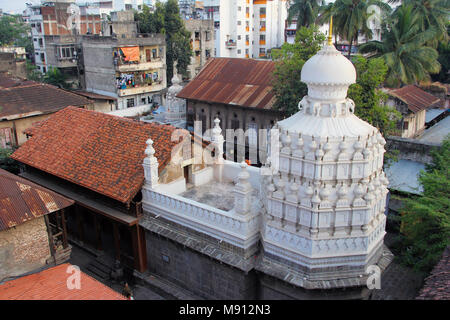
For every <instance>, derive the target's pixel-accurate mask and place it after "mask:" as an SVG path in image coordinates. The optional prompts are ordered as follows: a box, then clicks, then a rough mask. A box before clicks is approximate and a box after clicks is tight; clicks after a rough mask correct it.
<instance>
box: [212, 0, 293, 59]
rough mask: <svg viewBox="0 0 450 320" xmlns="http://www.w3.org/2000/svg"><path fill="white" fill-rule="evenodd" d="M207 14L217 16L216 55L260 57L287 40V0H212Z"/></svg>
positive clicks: (215, 17) (214, 17) (215, 19)
mask: <svg viewBox="0 0 450 320" xmlns="http://www.w3.org/2000/svg"><path fill="white" fill-rule="evenodd" d="M204 18H208V19H214V21H215V28H216V30H217V41H216V56H220V57H237V58H245V57H247V58H258V57H266V56H267V55H269V54H270V49H272V48H275V47H279V46H281V45H282V44H283V43H284V40H285V39H284V33H285V20H286V18H287V2H286V0H231V1H230V0H210V1H205V3H204Z"/></svg>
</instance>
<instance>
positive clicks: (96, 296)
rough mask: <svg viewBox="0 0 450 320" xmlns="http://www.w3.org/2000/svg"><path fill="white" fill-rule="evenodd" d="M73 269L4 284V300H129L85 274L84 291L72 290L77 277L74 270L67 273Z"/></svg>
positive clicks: (0, 289)
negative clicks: (68, 284)
mask: <svg viewBox="0 0 450 320" xmlns="http://www.w3.org/2000/svg"><path fill="white" fill-rule="evenodd" d="M70 266H71V264H69V263H65V264H61V265H59V266H56V267H53V268H49V269H46V270H44V271H41V272H38V273H34V274H31V275H28V276H24V277H21V278H18V279H15V280H11V281H7V282H5V283H4V284H0V300H126V298H125V297H124V296H123V295H121V294H119V293H118V292H116V291H114V290H113V289H111V288H109V287H107V286H105V285H104V284H102V283H101V282H99V281H97V280H95V279H93V278H91V277H90V276H88V275H87V274H85V273H84V272H80V288H79V289H77V288H73V289H69V288H68V286H67V282H68V278H69V277H70V276H71V274H73V271H71V270H69V271H71V272H72V273H67V271H68V267H70ZM69 280H70V279H69ZM74 282H75V281H74Z"/></svg>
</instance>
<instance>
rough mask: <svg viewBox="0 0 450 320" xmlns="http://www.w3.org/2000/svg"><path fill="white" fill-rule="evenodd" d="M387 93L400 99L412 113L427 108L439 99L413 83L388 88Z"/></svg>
mask: <svg viewBox="0 0 450 320" xmlns="http://www.w3.org/2000/svg"><path fill="white" fill-rule="evenodd" d="M388 94H389V95H391V96H393V97H396V98H398V99H400V100H401V101H402V102H404V103H405V104H406V105H407V106H408V109H409V110H411V111H412V112H414V113H415V112H418V111H421V110H424V109H427V108H429V107H431V106H433V105H434V104H436V103H438V102H439V101H440V99H439V98H437V97H435V96H433V95H432V94H429V93H428V92H425V91H423V90H422V89H420V88H419V87H417V86H415V85H409V86H405V87H402V88H400V89H394V90H389V91H388Z"/></svg>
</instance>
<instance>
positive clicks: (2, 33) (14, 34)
mask: <svg viewBox="0 0 450 320" xmlns="http://www.w3.org/2000/svg"><path fill="white" fill-rule="evenodd" d="M29 31H30V30H29V27H28V25H26V24H25V23H23V22H22V21H21V18H20V17H18V16H11V15H4V16H2V17H1V18H0V46H12V45H14V46H18V47H24V48H25V49H26V51H27V52H32V51H33V44H32V42H31V37H29V36H28V32H29Z"/></svg>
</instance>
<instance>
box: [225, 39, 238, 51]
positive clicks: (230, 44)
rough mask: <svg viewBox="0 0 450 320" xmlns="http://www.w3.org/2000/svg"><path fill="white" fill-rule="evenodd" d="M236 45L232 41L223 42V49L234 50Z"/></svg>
mask: <svg viewBox="0 0 450 320" xmlns="http://www.w3.org/2000/svg"><path fill="white" fill-rule="evenodd" d="M236 45H237V43H236V41H234V40H228V41H225V47H227V49H235V48H236Z"/></svg>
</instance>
